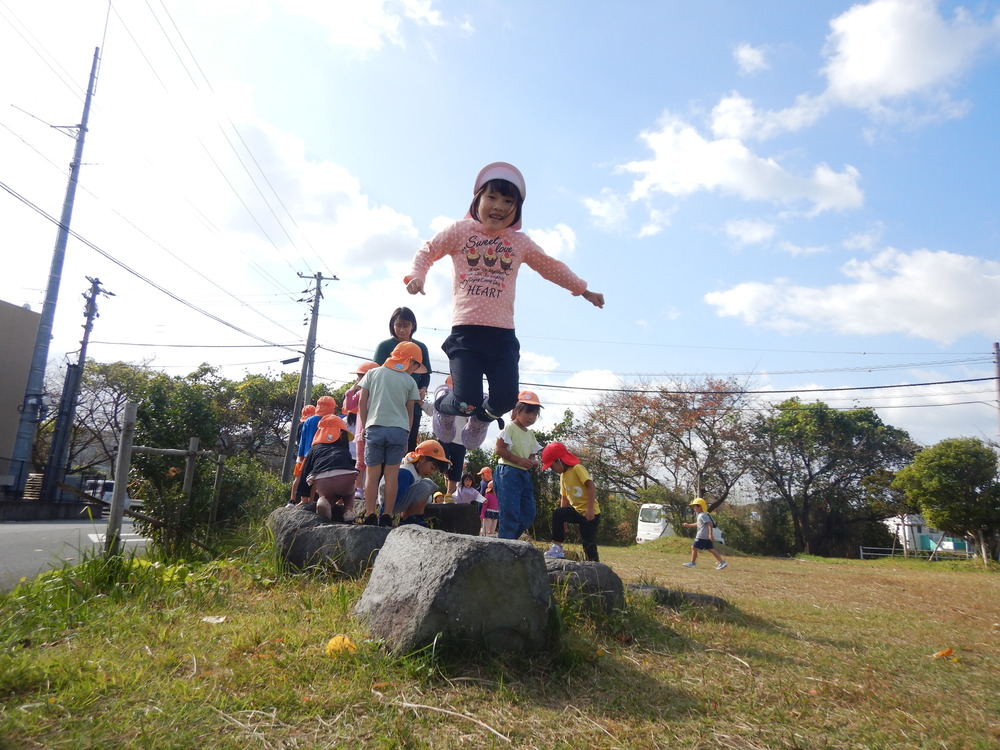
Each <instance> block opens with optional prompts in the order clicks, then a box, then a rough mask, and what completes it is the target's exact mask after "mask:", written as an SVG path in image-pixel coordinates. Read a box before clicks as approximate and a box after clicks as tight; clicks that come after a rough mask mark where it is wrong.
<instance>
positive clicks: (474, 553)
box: [354, 526, 558, 654]
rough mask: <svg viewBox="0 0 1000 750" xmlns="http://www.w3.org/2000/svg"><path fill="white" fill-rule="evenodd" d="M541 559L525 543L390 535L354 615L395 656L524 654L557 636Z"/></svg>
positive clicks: (411, 529) (413, 532)
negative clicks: (433, 650) (435, 650)
mask: <svg viewBox="0 0 1000 750" xmlns="http://www.w3.org/2000/svg"><path fill="white" fill-rule="evenodd" d="M555 606H556V605H555V601H554V600H553V599H552V594H551V589H550V588H549V580H548V575H547V573H546V569H545V562H544V558H543V557H542V553H541V552H540V551H539V550H537V549H535V548H534V547H533V546H531V545H530V544H527V543H525V542H515V541H508V540H505V539H493V538H488V537H473V536H465V535H461V534H448V533H446V532H441V531H434V530H431V529H425V528H421V527H418V526H403V527H401V528H398V529H395V530H393V532H392V533H391V534H389V536H388V538H387V539H386V541H385V545H384V546H383V547H382V550H381V551H380V552H379V555H378V559H377V560H376V561H375V566H374V568H372V574H371V579H370V580H369V582H368V586H367V588H366V589H365V591H364V593H363V594H362V595H361V599H360V600H359V601H358V603H357V605H355V607H354V613H355V615H357V616H358V617H359V618H360V619H362V620H364V621H365V622H366V623H367V626H368V629H369V632H370V633H371V634H372V636H374V637H375V638H379V639H381V640H383V641H385V643H386V645H387V647H388V648H389V649H390V650H391V651H393V652H395V653H408V652H411V651H415V650H417V649H420V648H423V647H424V646H428V645H430V644H432V643H435V641H436V643H437V647H439V648H440V647H443V648H455V649H458V650H463V651H468V650H470V649H474V650H479V649H486V650H488V651H491V652H494V653H518V654H521V653H527V652H532V651H540V650H543V649H545V648H547V647H548V646H549V645H550V644H551V642H552V640H553V639H554V638H557V637H558V618H557V617H556V616H555V610H554V607H555Z"/></svg>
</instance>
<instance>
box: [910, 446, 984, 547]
mask: <svg viewBox="0 0 1000 750" xmlns="http://www.w3.org/2000/svg"><path fill="white" fill-rule="evenodd" d="M893 486H894V487H895V488H897V489H900V490H902V491H903V492H904V493H906V496H907V497H908V498H910V499H911V500H912V501H914V502H916V503H918V504H919V506H920V511H921V515H923V517H924V520H926V521H927V523H928V524H930V525H931V526H933V527H934V528H936V529H940V530H941V531H943V532H945V533H946V534H952V535H954V536H971V537H973V538H974V539H975V540H976V544H977V546H978V547H979V550H980V552H981V554H982V556H983V562H986V560H987V559H988V558H989V557H990V550H989V547H990V546H991V544H992V546H993V547H994V549H993V550H992V553H993V555H995V554H996V539H997V534H998V532H1000V482H998V478H997V456H996V453H995V452H994V451H993V449H992V448H990V447H989V446H988V445H986V444H984V443H983V442H982V441H981V440H979V439H977V438H952V439H949V440H942V441H941V442H940V443H938V444H936V445H933V446H931V447H930V448H925V449H924V450H922V451H921V452H920V453H918V454H917V456H916V458H915V459H914V460H913V463H912V464H910V465H909V466H907V467H906V468H904V469H902V470H901V471H900V472H899V473H898V474H897V475H896V478H895V480H894V482H893Z"/></svg>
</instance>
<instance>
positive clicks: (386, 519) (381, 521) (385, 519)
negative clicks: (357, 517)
mask: <svg viewBox="0 0 1000 750" xmlns="http://www.w3.org/2000/svg"><path fill="white" fill-rule="evenodd" d="M365 522H366V523H367V522H368V519H367V518H366V519H365ZM378 525H379V526H380V527H381V528H383V529H391V528H392V527H393V525H394V524H393V523H392V516H390V515H389V514H388V513H383V514H382V515H381V516H379V517H378Z"/></svg>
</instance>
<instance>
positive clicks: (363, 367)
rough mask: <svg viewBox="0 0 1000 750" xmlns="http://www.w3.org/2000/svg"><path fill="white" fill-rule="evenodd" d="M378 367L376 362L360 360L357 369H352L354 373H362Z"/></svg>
mask: <svg viewBox="0 0 1000 750" xmlns="http://www.w3.org/2000/svg"><path fill="white" fill-rule="evenodd" d="M376 367H378V362H362V363H361V364H360V365H358V369H357V370H354V374H355V375H364V374H365V373H366V372H368V371H369V370H374V369H375V368H376Z"/></svg>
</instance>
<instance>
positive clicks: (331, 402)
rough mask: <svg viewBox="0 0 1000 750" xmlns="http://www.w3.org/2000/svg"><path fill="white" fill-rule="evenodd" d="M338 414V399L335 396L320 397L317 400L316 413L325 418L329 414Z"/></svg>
mask: <svg viewBox="0 0 1000 750" xmlns="http://www.w3.org/2000/svg"><path fill="white" fill-rule="evenodd" d="M336 412H337V399H335V398H334V397H333V396H320V397H319V398H318V399H316V413H317V414H319V415H320V416H321V417H325V416H326V415H327V414H336Z"/></svg>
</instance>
